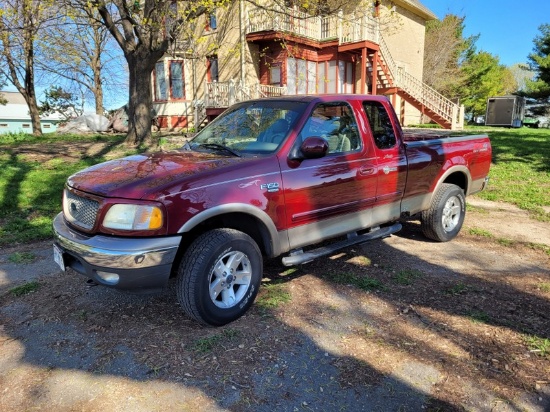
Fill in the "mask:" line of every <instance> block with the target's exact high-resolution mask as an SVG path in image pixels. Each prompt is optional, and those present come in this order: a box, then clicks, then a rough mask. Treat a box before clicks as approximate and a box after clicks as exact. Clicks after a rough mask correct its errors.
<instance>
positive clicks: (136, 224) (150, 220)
mask: <svg viewBox="0 0 550 412" xmlns="http://www.w3.org/2000/svg"><path fill="white" fill-rule="evenodd" d="M162 220H163V219H162V211H161V210H160V208H158V207H156V206H147V205H126V204H116V205H113V206H111V208H110V209H109V210H108V211H107V214H106V215H105V218H104V219H103V226H104V227H106V228H109V229H120V230H156V229H160V228H161V227H162Z"/></svg>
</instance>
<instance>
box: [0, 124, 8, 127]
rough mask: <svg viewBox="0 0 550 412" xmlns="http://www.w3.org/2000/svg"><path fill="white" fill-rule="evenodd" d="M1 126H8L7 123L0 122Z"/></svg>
mask: <svg viewBox="0 0 550 412" xmlns="http://www.w3.org/2000/svg"><path fill="white" fill-rule="evenodd" d="M0 127H8V124H7V123H0Z"/></svg>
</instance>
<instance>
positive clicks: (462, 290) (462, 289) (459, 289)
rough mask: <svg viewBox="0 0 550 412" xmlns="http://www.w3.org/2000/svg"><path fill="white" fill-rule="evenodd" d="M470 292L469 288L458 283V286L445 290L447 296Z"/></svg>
mask: <svg viewBox="0 0 550 412" xmlns="http://www.w3.org/2000/svg"><path fill="white" fill-rule="evenodd" d="M467 292H468V286H467V285H465V284H464V283H462V282H458V283H457V284H456V285H453V286H452V287H450V288H448V289H446V290H445V293H446V294H447V295H463V294H465V293H467Z"/></svg>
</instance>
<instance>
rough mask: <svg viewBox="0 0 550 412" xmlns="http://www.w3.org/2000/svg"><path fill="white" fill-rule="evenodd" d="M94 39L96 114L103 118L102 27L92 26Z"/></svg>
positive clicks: (92, 62)
mask: <svg viewBox="0 0 550 412" xmlns="http://www.w3.org/2000/svg"><path fill="white" fill-rule="evenodd" d="M92 30H93V33H94V35H93V37H94V50H93V54H92V56H91V57H92V58H91V65H92V71H93V73H94V83H93V93H94V100H95V112H96V114H99V115H101V116H103V115H104V114H105V113H104V112H105V108H104V107H103V81H102V80H101V53H102V52H103V41H102V33H101V29H100V26H96V25H94V26H92Z"/></svg>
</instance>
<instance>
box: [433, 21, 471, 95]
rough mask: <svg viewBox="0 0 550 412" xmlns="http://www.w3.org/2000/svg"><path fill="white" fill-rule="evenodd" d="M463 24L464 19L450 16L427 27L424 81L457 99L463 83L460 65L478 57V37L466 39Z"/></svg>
mask: <svg viewBox="0 0 550 412" xmlns="http://www.w3.org/2000/svg"><path fill="white" fill-rule="evenodd" d="M464 21H465V17H459V16H456V15H454V14H448V15H446V16H445V18H444V19H443V20H431V21H429V22H427V24H426V37H425V45H424V82H425V83H427V84H428V85H430V86H432V87H433V88H434V89H436V90H437V91H439V92H440V93H442V94H444V95H446V96H449V97H457V96H455V95H454V93H456V91H457V89H458V87H459V85H460V84H461V83H463V82H464V79H463V75H464V73H463V72H462V71H461V66H462V64H463V62H464V61H466V60H467V59H469V58H471V56H472V55H473V54H475V43H476V41H477V39H478V38H479V35H475V36H470V37H467V38H465V37H464V28H465V23H464Z"/></svg>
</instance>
